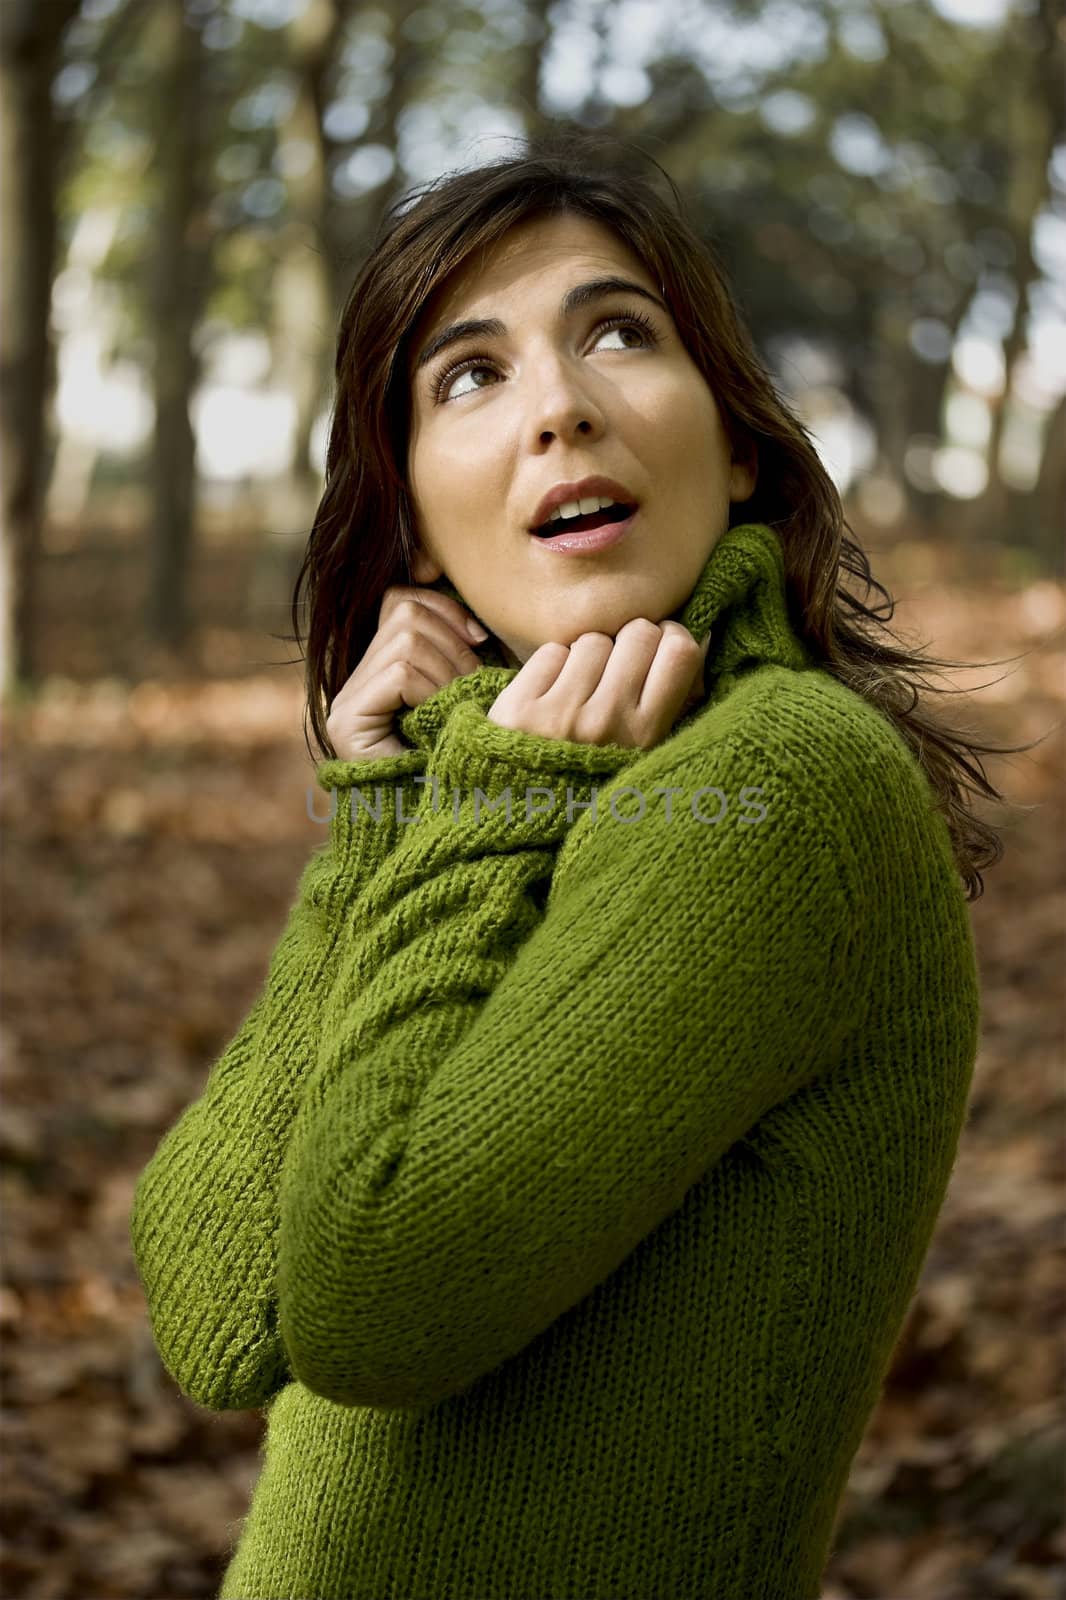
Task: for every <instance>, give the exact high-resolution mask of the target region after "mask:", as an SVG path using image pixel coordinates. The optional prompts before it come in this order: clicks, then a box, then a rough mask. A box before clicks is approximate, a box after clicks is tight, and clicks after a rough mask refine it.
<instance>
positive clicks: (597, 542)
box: [529, 506, 640, 555]
mask: <svg viewBox="0 0 1066 1600" xmlns="http://www.w3.org/2000/svg"><path fill="white" fill-rule="evenodd" d="M639 515H640V507H639V506H634V507H633V510H632V511H631V512H630V514H629V516H628V517H626V518H625V520H624V521H623V522H605V523H604V524H603V526H602V527H601V528H586V529H585V530H584V532H583V533H579V532H577V530H576V529H575V530H574V531H573V532H571V533H553V534H552V536H551V538H550V539H549V538H539V537H538V536H537V535H536V534H535V533H531V534H530V536H529V537H530V538H531V539H532V540H533V542H534V544H542V545H544V547H545V549H547V550H558V551H559V552H560V553H561V554H562V555H591V554H593V553H594V552H596V551H599V550H609V549H610V547H611V546H612V545H615V544H617V543H618V541H619V539H624V538H625V536H626V534H627V533H628V532H629V530H630V528H631V527H632V526H633V524H634V522H635V521H636V520H637V517H638V516H639Z"/></svg>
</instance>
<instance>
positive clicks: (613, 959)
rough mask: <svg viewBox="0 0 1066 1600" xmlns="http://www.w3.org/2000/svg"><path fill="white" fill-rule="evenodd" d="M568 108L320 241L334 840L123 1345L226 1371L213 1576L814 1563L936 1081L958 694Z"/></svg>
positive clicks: (285, 940) (316, 562)
mask: <svg viewBox="0 0 1066 1600" xmlns="http://www.w3.org/2000/svg"><path fill="white" fill-rule="evenodd" d="M563 143H564V141H557V142H555V143H554V144H551V143H545V144H542V145H541V146H540V147H539V148H537V149H536V150H534V152H533V153H532V154H528V155H523V156H520V157H518V158H516V159H510V160H504V161H502V162H498V163H494V164H492V165H490V166H487V167H484V168H482V169H480V170H478V171H476V172H469V171H468V172H464V173H460V174H459V175H453V176H450V177H448V178H447V179H445V180H442V181H441V182H439V183H438V184H436V185H432V186H430V187H429V188H428V189H427V190H426V192H424V193H423V194H422V195H421V196H420V197H419V198H418V199H417V202H416V203H414V204H411V205H409V206H408V207H407V208H406V209H403V210H400V209H399V208H398V209H397V210H396V211H394V212H393V214H392V215H391V217H390V218H389V225H388V227H387V228H386V229H385V230H384V231H383V233H382V235H381V237H380V238H379V240H378V242H377V244H376V246H375V248H374V250H373V252H372V254H371V255H370V258H369V260H368V261H367V263H366V265H365V267H364V268H363V270H362V272H361V274H360V277H359V279H358V281H357V283H356V285H355V287H354V288H353V291H352V294H351V297H350V300H349V303H348V306H347V308H346V311H345V313H344V317H343V325H342V330H341V337H340V345H339V351H338V358H337V391H336V408H335V416H334V419H333V427H332V433H331V438H330V446H329V458H328V486H327V489H326V492H325V495H324V498H323V501H322V504H321V506H320V508H319V512H318V515H317V517H316V521H315V525H314V529H313V531H312V536H311V540H310V543H309V547H308V551H307V555H306V558H305V562H304V566H303V568H302V570H301V574H300V578H299V580H298V582H297V588H296V600H294V616H295V615H296V614H297V602H298V598H299V595H300V592H301V588H302V587H303V586H304V585H306V589H307V597H308V604H309V612H310V621H309V632H308V649H307V676H308V691H309V694H308V709H309V715H310V717H311V720H312V724H313V726H314V730H315V734H316V737H317V740H318V744H319V747H320V750H321V753H322V755H323V756H324V757H325V759H324V760H322V761H321V763H320V765H319V768H318V780H319V783H320V784H321V786H322V787H323V789H325V790H326V791H328V792H330V793H331V795H332V808H331V813H330V839H329V843H328V845H326V846H324V847H323V849H322V850H320V851H319V852H317V853H316V854H315V855H314V856H313V858H312V859H311V861H310V862H309V864H308V867H307V869H306V871H305V873H304V876H303V879H302V881H301V885H300V893H299V897H298V899H297V901H296V903H295V904H294V907H293V909H292V912H291V915H290V919H289V923H288V926H287V928H286V930H285V932H284V934H283V936H282V938H281V941H280V943H279V945H278V947H277V949H276V951H275V953H274V956H273V959H272V963H271V969H270V974H269V977H268V980H267V983H266V985H265V988H264V990H263V993H262V994H261V995H260V996H259V998H258V999H257V1001H256V1002H255V1004H254V1005H253V1007H252V1008H251V1011H250V1012H249V1015H248V1016H247V1018H246V1020H245V1022H244V1024H243V1026H242V1028H241V1029H240V1031H239V1032H238V1034H237V1035H236V1037H235V1038H234V1040H233V1041H232V1043H231V1044H230V1046H229V1047H228V1049H227V1050H226V1051H225V1053H224V1054H223V1055H222V1057H221V1058H220V1060H219V1061H218V1062H217V1064H216V1065H215V1067H214V1069H213V1071H212V1073H211V1076H210V1079H209V1081H208V1084H207V1087H206V1089H205V1092H204V1094H203V1095H202V1096H201V1098H200V1099H199V1100H198V1101H197V1102H196V1103H195V1104H193V1105H192V1106H190V1107H189V1108H188V1109H187V1110H186V1112H185V1113H184V1115H183V1116H182V1118H181V1119H180V1120H179V1121H178V1123H177V1124H176V1126H175V1127H174V1128H173V1129H172V1130H171V1131H170V1132H169V1133H168V1135H167V1137H166V1138H165V1139H164V1140H163V1142H162V1144H161V1146H160V1148H159V1150H158V1151H157V1153H156V1155H155V1156H154V1157H153V1160H152V1162H151V1163H150V1164H149V1166H148V1167H147V1168H146V1169H145V1171H144V1173H143V1174H142V1175H141V1178H140V1181H139V1184H138V1188H137V1193H136V1199H135V1204H134V1210H133V1217H132V1233H133V1242H134V1249H135V1253H136V1257H137V1263H138V1267H139V1270H140V1273H141V1276H142V1279H143V1282H144V1286H145V1292H146V1298H147V1301H148V1306H149V1311H150V1315H151V1319H152V1326H153V1331H154V1334H155V1337H156V1340H157V1343H158V1347H159V1350H160V1353H161V1356H162V1359H163V1361H164V1362H165V1364H166V1366H167V1369H168V1371H169V1372H170V1373H171V1374H172V1376H173V1377H174V1379H175V1380H176V1381H177V1383H179V1384H180V1385H181V1387H182V1389H183V1390H184V1391H185V1392H186V1393H187V1394H188V1395H189V1396H191V1397H192V1398H193V1399H194V1400H196V1401H198V1402H199V1403H201V1404H203V1405H206V1406H209V1407H211V1408H213V1409H217V1410H221V1409H226V1408H247V1407H260V1406H263V1407H267V1408H268V1428H267V1435H266V1441H265V1461H264V1467H263V1471H262V1473H261V1476H260V1479H259V1481H258V1483H257V1485H256V1487H255V1490H254V1493H253V1497H252V1502H251V1507H250V1511H249V1514H248V1517H247V1518H246V1519H245V1521H244V1524H243V1528H242V1529H241V1533H240V1539H239V1542H236V1547H235V1552H234V1554H233V1557H232V1560H231V1562H230V1564H229V1567H228V1569H227V1572H226V1576H225V1579H224V1581H223V1585H222V1589H221V1600H238V1597H240V1600H265V1597H268V1596H269V1597H271V1600H281V1597H293V1600H295V1597H301V1600H307V1597H309V1596H315V1597H316V1600H341V1597H345V1600H353V1597H357V1596H358V1597H363V1596H365V1597H371V1596H373V1597H375V1600H384V1597H396V1600H415V1597H424V1596H425V1597H428V1596H432V1597H433V1600H546V1597H549V1596H550V1597H556V1600H562V1597H567V1600H571V1597H572V1600H597V1597H603V1600H607V1597H610V1600H619V1597H633V1600H638V1597H639V1600H645V1597H648V1596H652V1595H654V1596H660V1597H665V1596H671V1597H673V1600H683V1597H685V1596H694V1597H695V1596H700V1597H703V1596H711V1595H713V1596H714V1597H715V1600H761V1597H765V1600H815V1597H817V1596H818V1594H819V1592H820V1577H821V1574H822V1571H823V1569H824V1566H825V1563H826V1561H827V1559H828V1556H829V1553H830V1548H831V1537H832V1532H833V1527H834V1522H835V1518H836V1514H837V1511H838V1508H839V1505H840V1501H841V1498H842V1496H843V1492H844V1488H845V1485H846V1481H847V1477H848V1471H849V1466H850V1463H851V1461H852V1459H853V1457H854V1454H855V1452H856V1450H857V1448H858V1445H859V1443H860V1440H861V1438H862V1435H863V1431H864V1428H865V1426H866V1423H867V1422H868V1420H869V1418H870V1415H871V1413H872V1411H873V1409H874V1407H875V1405H876V1403H877V1400H878V1395H879V1392H880V1386H881V1383H882V1381H883V1379H884V1377H885V1374H886V1372H887V1370H888V1367H889V1363H890V1359H891V1355H892V1351H893V1347H894V1344H895V1342H896V1339H897V1337H898V1335H899V1332H900V1329H901V1327H902V1324H903V1321H904V1317H905V1314H906V1311H907V1308H908V1304H909V1302H910V1300H911V1297H912V1295H913V1293H914V1290H915V1287H916V1284H917V1281H918V1277H919V1274H920V1271H921V1267H922V1262H923V1259H924V1257H925V1254H926V1250H927V1248H928V1245H929V1242H930V1238H931V1234H932V1230H933V1227H934V1224H935V1221H936V1217H937V1213H938V1210H939V1208H940V1205H941V1202H942V1200H943V1198H944V1193H945V1190H946V1186H947V1183H948V1180H949V1177H950V1173H951V1169H952V1164H953V1161H954V1158H955V1152H956V1147H957V1143H958V1139H959V1135H960V1132H961V1129H962V1126H963V1122H964V1118H965V1112H966V1104H967V1093H968V1089H969V1085H970V1081H971V1075H972V1070H973V1065H974V1059H975V1054H976V1047H977V1037H978V1026H979V994H978V983H977V971H976V965H975V959H974V948H973V941H972V936H971V931H970V924H969V917H968V912H967V908H966V899H967V894H966V893H965V892H964V885H965V886H966V888H967V889H968V890H969V892H970V895H971V896H972V895H973V894H974V893H976V892H980V889H981V887H982V885H981V880H980V873H979V870H978V869H979V867H980V866H982V865H988V864H989V863H990V862H991V861H995V860H996V859H997V858H998V854H999V841H998V839H996V837H995V835H994V834H993V833H992V831H991V830H990V829H989V828H987V827H986V826H985V825H984V824H981V823H979V822H977V821H975V820H974V819H973V818H972V817H971V816H970V815H969V813H968V811H967V810H966V808H965V806H964V804H963V801H962V789H963V787H964V786H965V781H964V779H963V778H962V777H961V771H962V770H963V769H965V771H966V772H968V773H970V774H971V775H974V768H973V766H971V765H969V764H968V763H967V761H966V759H965V758H964V756H963V755H962V753H961V752H962V751H963V750H966V751H969V752H971V753H972V752H974V751H976V750H977V749H987V748H989V747H987V746H976V745H973V744H969V743H967V742H966V741H964V740H962V739H961V738H959V737H958V736H949V735H948V734H946V733H945V732H944V731H943V730H942V729H940V728H939V727H938V725H937V724H936V723H935V722H934V721H933V720H932V719H931V718H929V717H928V716H927V715H926V714H925V713H924V711H921V710H919V709H918V708H917V705H916V703H915V702H916V692H912V694H911V696H910V699H911V704H909V705H908V704H907V703H906V697H905V696H901V690H906V689H907V688H910V687H911V683H910V680H909V678H908V677H907V675H906V672H907V669H908V668H909V667H914V666H917V665H919V664H922V663H921V658H919V657H915V656H908V655H905V654H904V653H903V652H900V651H896V650H894V649H893V648H892V647H890V646H889V645H887V644H886V643H884V642H883V641H882V640H881V639H880V638H879V637H878V635H877V633H876V632H875V631H874V630H873V629H872V628H871V627H870V626H869V624H870V623H871V622H876V621H877V619H876V618H875V617H874V614H873V613H872V612H868V611H866V610H865V608H864V607H863V606H861V605H860V604H859V602H857V601H856V600H854V599H853V598H850V597H848V596H847V595H846V594H845V593H844V591H843V590H842V589H840V588H839V587H838V582H839V578H840V575H841V570H842V569H843V570H847V571H851V572H857V573H860V574H861V573H865V575H866V576H867V578H868V576H869V569H868V568H867V567H866V565H865V558H863V557H862V554H861V552H860V551H858V550H857V548H856V547H855V546H854V545H853V544H851V543H850V541H847V540H845V539H844V537H843V534H842V527H843V525H844V524H843V518H842V512H841V507H840V503H839V500H838V497H837V495H836V493H835V491H834V489H833V486H832V484H831V482H830V480H829V478H828V477H827V475H826V473H825V471H824V469H823V468H822V466H821V463H820V461H819V459H818V456H817V454H816V452H815V450H814V449H813V447H812V446H811V444H810V442H809V440H808V438H807V436H806V434H805V432H804V429H803V428H802V426H801V425H800V424H799V423H798V422H797V421H796V420H795V419H794V418H793V416H792V415H791V414H790V412H789V411H788V409H787V407H786V406H785V404H784V403H783V401H782V400H781V399H780V397H779V396H778V395H777V394H776V392H775V390H774V386H773V384H772V382H771V380H770V378H769V376H768V375H767V373H766V371H765V370H764V369H763V368H762V367H761V366H760V364H759V362H758V359H757V357H756V355H755V353H754V350H753V347H752V343H751V340H750V337H749V336H748V334H747V333H746V331H745V330H744V328H743V325H742V323H741V320H740V318H739V315H738V312H737V310H736V308H735V306H734V304H733V302H732V299H731V296H730V294H729V291H728V289H727V288H726V285H725V282H724V280H723V277H722V275H721V272H720V270H719V268H718V266H717V264H716V263H715V261H714V259H713V256H712V254H711V253H710V252H709V250H708V248H707V246H706V245H705V244H704V243H703V242H701V240H700V239H699V237H698V236H697V235H696V234H695V233H694V232H693V231H692V229H691V227H690V226H689V224H688V223H687V222H686V221H685V220H684V218H683V216H682V215H681V212H680V208H679V207H678V206H677V205H676V204H675V205H671V203H670V201H669V200H667V199H666V198H664V196H663V195H662V194H661V193H660V191H659V189H658V187H657V186H656V184H655V183H654V182H653V181H652V180H651V179H650V178H648V177H646V176H645V175H644V174H643V173H641V172H638V171H636V170H634V169H633V166H632V163H629V162H628V161H627V160H626V159H625V157H624V156H623V159H622V160H621V161H619V162H617V163H615V164H612V162H611V161H609V160H607V159H605V151H604V146H603V144H602V143H601V142H600V141H596V140H593V139H581V138H578V137H577V135H576V134H574V133H573V132H571V131H568V132H567V134H566V136H565V150H564V149H563ZM609 153H610V152H609V151H608V152H607V154H609ZM675 201H676V192H675ZM553 518H554V519H555V520H552V519H553ZM559 518H561V519H562V521H561V523H560V521H559V520H558V519H559ZM844 606H847V607H848V609H849V610H850V611H851V612H852V613H853V614H854V616H853V617H848V616H847V615H845V612H844V609H843V607H844ZM860 614H861V618H862V619H863V622H864V626H862V627H860V625H859V621H858V618H859V616H860ZM477 619H479V620H480V622H481V623H482V624H483V627H482V628H481V630H480V631H481V633H482V634H483V635H484V636H485V639H484V643H483V644H482V645H481V646H480V656H479V655H478V654H476V653H475V649H476V646H475V644H474V642H473V639H472V638H471V637H469V636H468V635H467V633H466V626H467V624H468V623H469V622H470V621H471V620H477ZM297 625H298V618H297ZM327 713H328V715H327ZM977 782H978V784H979V786H980V787H981V788H982V790H983V792H985V793H986V794H992V795H994V794H995V793H996V791H995V790H993V789H991V787H990V786H989V785H988V784H987V781H986V780H985V779H984V778H983V777H978V778H977ZM235 1532H236V1530H235Z"/></svg>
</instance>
